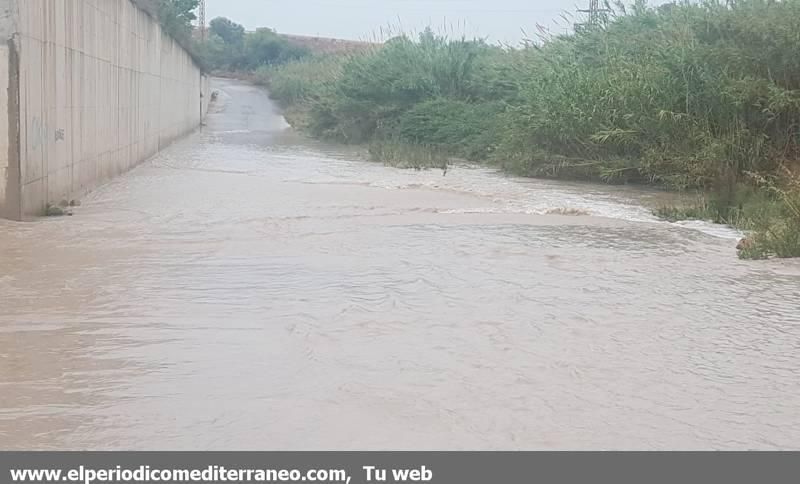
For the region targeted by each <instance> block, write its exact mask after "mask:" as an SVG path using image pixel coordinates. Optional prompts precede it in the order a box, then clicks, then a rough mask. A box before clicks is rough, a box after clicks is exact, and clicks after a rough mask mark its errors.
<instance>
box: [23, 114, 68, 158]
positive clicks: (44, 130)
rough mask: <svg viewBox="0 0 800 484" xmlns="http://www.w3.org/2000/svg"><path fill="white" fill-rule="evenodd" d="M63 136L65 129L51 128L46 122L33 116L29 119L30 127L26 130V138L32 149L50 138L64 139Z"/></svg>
mask: <svg viewBox="0 0 800 484" xmlns="http://www.w3.org/2000/svg"><path fill="white" fill-rule="evenodd" d="M65 136H66V131H65V130H64V128H55V129H53V128H51V127H50V126H49V125H48V124H47V122H45V121H43V120H42V119H41V118H39V117H35V116H34V118H33V120H32V121H31V127H30V130H29V131H28V140H29V142H30V146H31V148H32V149H33V150H38V149H39V148H41V147H42V146H44V145H45V144H47V143H48V142H49V141H50V140H51V139H52V140H53V141H54V142H59V141H64V137H65Z"/></svg>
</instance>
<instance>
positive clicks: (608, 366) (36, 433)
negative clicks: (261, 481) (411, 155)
mask: <svg viewBox="0 0 800 484" xmlns="http://www.w3.org/2000/svg"><path fill="white" fill-rule="evenodd" d="M216 88H217V89H219V90H220V95H219V100H218V102H217V104H216V105H215V107H214V109H213V110H212V113H211V114H210V116H209V118H208V120H207V126H205V127H204V128H203V129H202V130H201V131H200V132H198V133H196V134H194V135H192V136H190V137H188V138H186V139H184V140H182V141H180V142H178V143H176V144H174V145H172V146H171V147H169V148H168V149H167V150H165V151H164V152H163V153H162V154H160V155H159V156H157V157H156V158H154V159H152V160H150V161H147V162H145V163H143V164H142V165H140V166H139V167H137V168H136V169H134V170H133V171H132V172H130V173H128V174H126V175H123V176H121V177H119V178H117V179H115V180H114V181H112V182H111V183H109V184H107V185H105V186H103V187H102V188H100V189H98V190H96V191H94V192H93V193H91V194H90V195H88V196H87V197H86V198H84V200H83V204H82V206H81V207H78V208H77V209H76V210H75V215H74V216H73V217H63V218H47V219H42V220H39V221H34V222H28V223H16V222H9V221H2V222H0V448H2V449H158V450H180V449H195V450H207V449H216V450H244V449H260V450H270V449H283V450H290V449H291V450H311V449H331V450H334V449H420V450H422V449H676V448H679V449H773V448H784V449H786V448H791V449H797V448H800V262H798V261H777V260H776V261H766V262H763V261H762V262H747V261H739V260H738V259H737V258H736V251H735V245H736V237H737V235H738V234H736V233H735V232H733V231H732V230H729V229H725V228H724V227H714V226H711V225H705V224H685V225H675V224H668V223H664V222H659V221H657V220H655V219H654V218H653V217H652V216H651V215H650V208H651V207H652V206H654V204H658V203H659V199H660V198H661V197H664V196H665V195H664V194H661V193H659V192H654V191H647V190H643V189H633V188H626V187H608V186H597V185H585V184H576V183H575V184H571V183H561V182H550V181H541V180H529V179H516V178H510V177H505V176H502V175H500V174H497V173H494V172H492V171H491V170H488V169H484V168H475V167H469V166H457V167H455V168H453V169H452V170H450V171H449V172H448V173H447V174H446V176H444V175H443V173H442V172H441V171H440V170H430V171H421V172H418V171H413V170H400V169H395V168H390V167H385V166H382V165H379V164H375V163H371V162H368V161H364V160H363V159H362V158H363V157H362V156H361V154H360V153H359V152H358V151H355V150H351V149H349V148H345V147H337V146H330V145H324V144H320V143H317V142H314V141H310V140H307V139H305V138H303V137H301V136H299V135H298V134H296V133H294V132H292V131H291V130H290V129H288V126H287V125H286V123H285V121H284V120H283V118H282V117H281V116H280V113H279V111H278V109H277V108H276V107H275V106H274V105H273V104H272V103H271V102H270V101H269V99H268V98H267V96H266V95H265V94H264V93H263V91H261V90H259V89H257V88H254V87H250V86H248V85H246V84H242V83H239V82H235V81H223V80H217V81H216ZM553 209H578V210H584V211H586V212H587V213H588V214H589V215H585V216H564V215H547V214H546V213H547V212H548V211H550V210H553Z"/></svg>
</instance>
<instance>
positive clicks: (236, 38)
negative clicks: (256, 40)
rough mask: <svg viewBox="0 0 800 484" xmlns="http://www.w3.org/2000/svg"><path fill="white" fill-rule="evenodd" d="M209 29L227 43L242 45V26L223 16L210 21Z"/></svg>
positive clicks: (243, 32)
mask: <svg viewBox="0 0 800 484" xmlns="http://www.w3.org/2000/svg"><path fill="white" fill-rule="evenodd" d="M210 29H211V33H212V34H216V35H217V36H219V38H220V39H222V41H223V42H225V43H226V44H228V45H236V46H238V45H242V44H243V43H244V34H245V31H244V27H243V26H242V25H239V24H237V23H236V22H233V21H231V20H230V19H228V18H225V17H217V18H215V19H214V20H212V21H211V24H210Z"/></svg>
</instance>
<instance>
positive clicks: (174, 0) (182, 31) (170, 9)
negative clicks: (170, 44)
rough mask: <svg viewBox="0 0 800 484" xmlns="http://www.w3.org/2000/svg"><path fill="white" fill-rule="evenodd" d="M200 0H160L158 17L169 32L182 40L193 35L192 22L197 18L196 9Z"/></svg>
mask: <svg viewBox="0 0 800 484" xmlns="http://www.w3.org/2000/svg"><path fill="white" fill-rule="evenodd" d="M199 5H200V0H159V3H158V17H159V19H160V20H161V24H162V25H163V27H164V30H166V32H167V33H169V34H170V35H172V36H173V37H176V38H178V39H180V40H184V41H186V40H188V39H190V38H191V35H192V22H194V21H195V20H197V16H196V15H195V13H194V12H195V10H197V7H198V6H199Z"/></svg>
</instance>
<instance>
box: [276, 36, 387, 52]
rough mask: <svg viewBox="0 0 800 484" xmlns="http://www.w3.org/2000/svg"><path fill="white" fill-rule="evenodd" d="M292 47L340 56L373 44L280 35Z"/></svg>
mask: <svg viewBox="0 0 800 484" xmlns="http://www.w3.org/2000/svg"><path fill="white" fill-rule="evenodd" d="M281 36H282V37H284V38H285V39H286V40H288V41H289V42H291V43H292V44H294V45H297V46H300V47H304V48H306V49H308V50H310V51H311V52H313V53H315V54H340V53H346V52H357V51H360V50H364V49H368V48H370V47H371V46H374V45H375V44H374V43H373V42H365V41H361V40H344V39H330V38H327V37H309V36H305V35H291V34H281Z"/></svg>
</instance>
